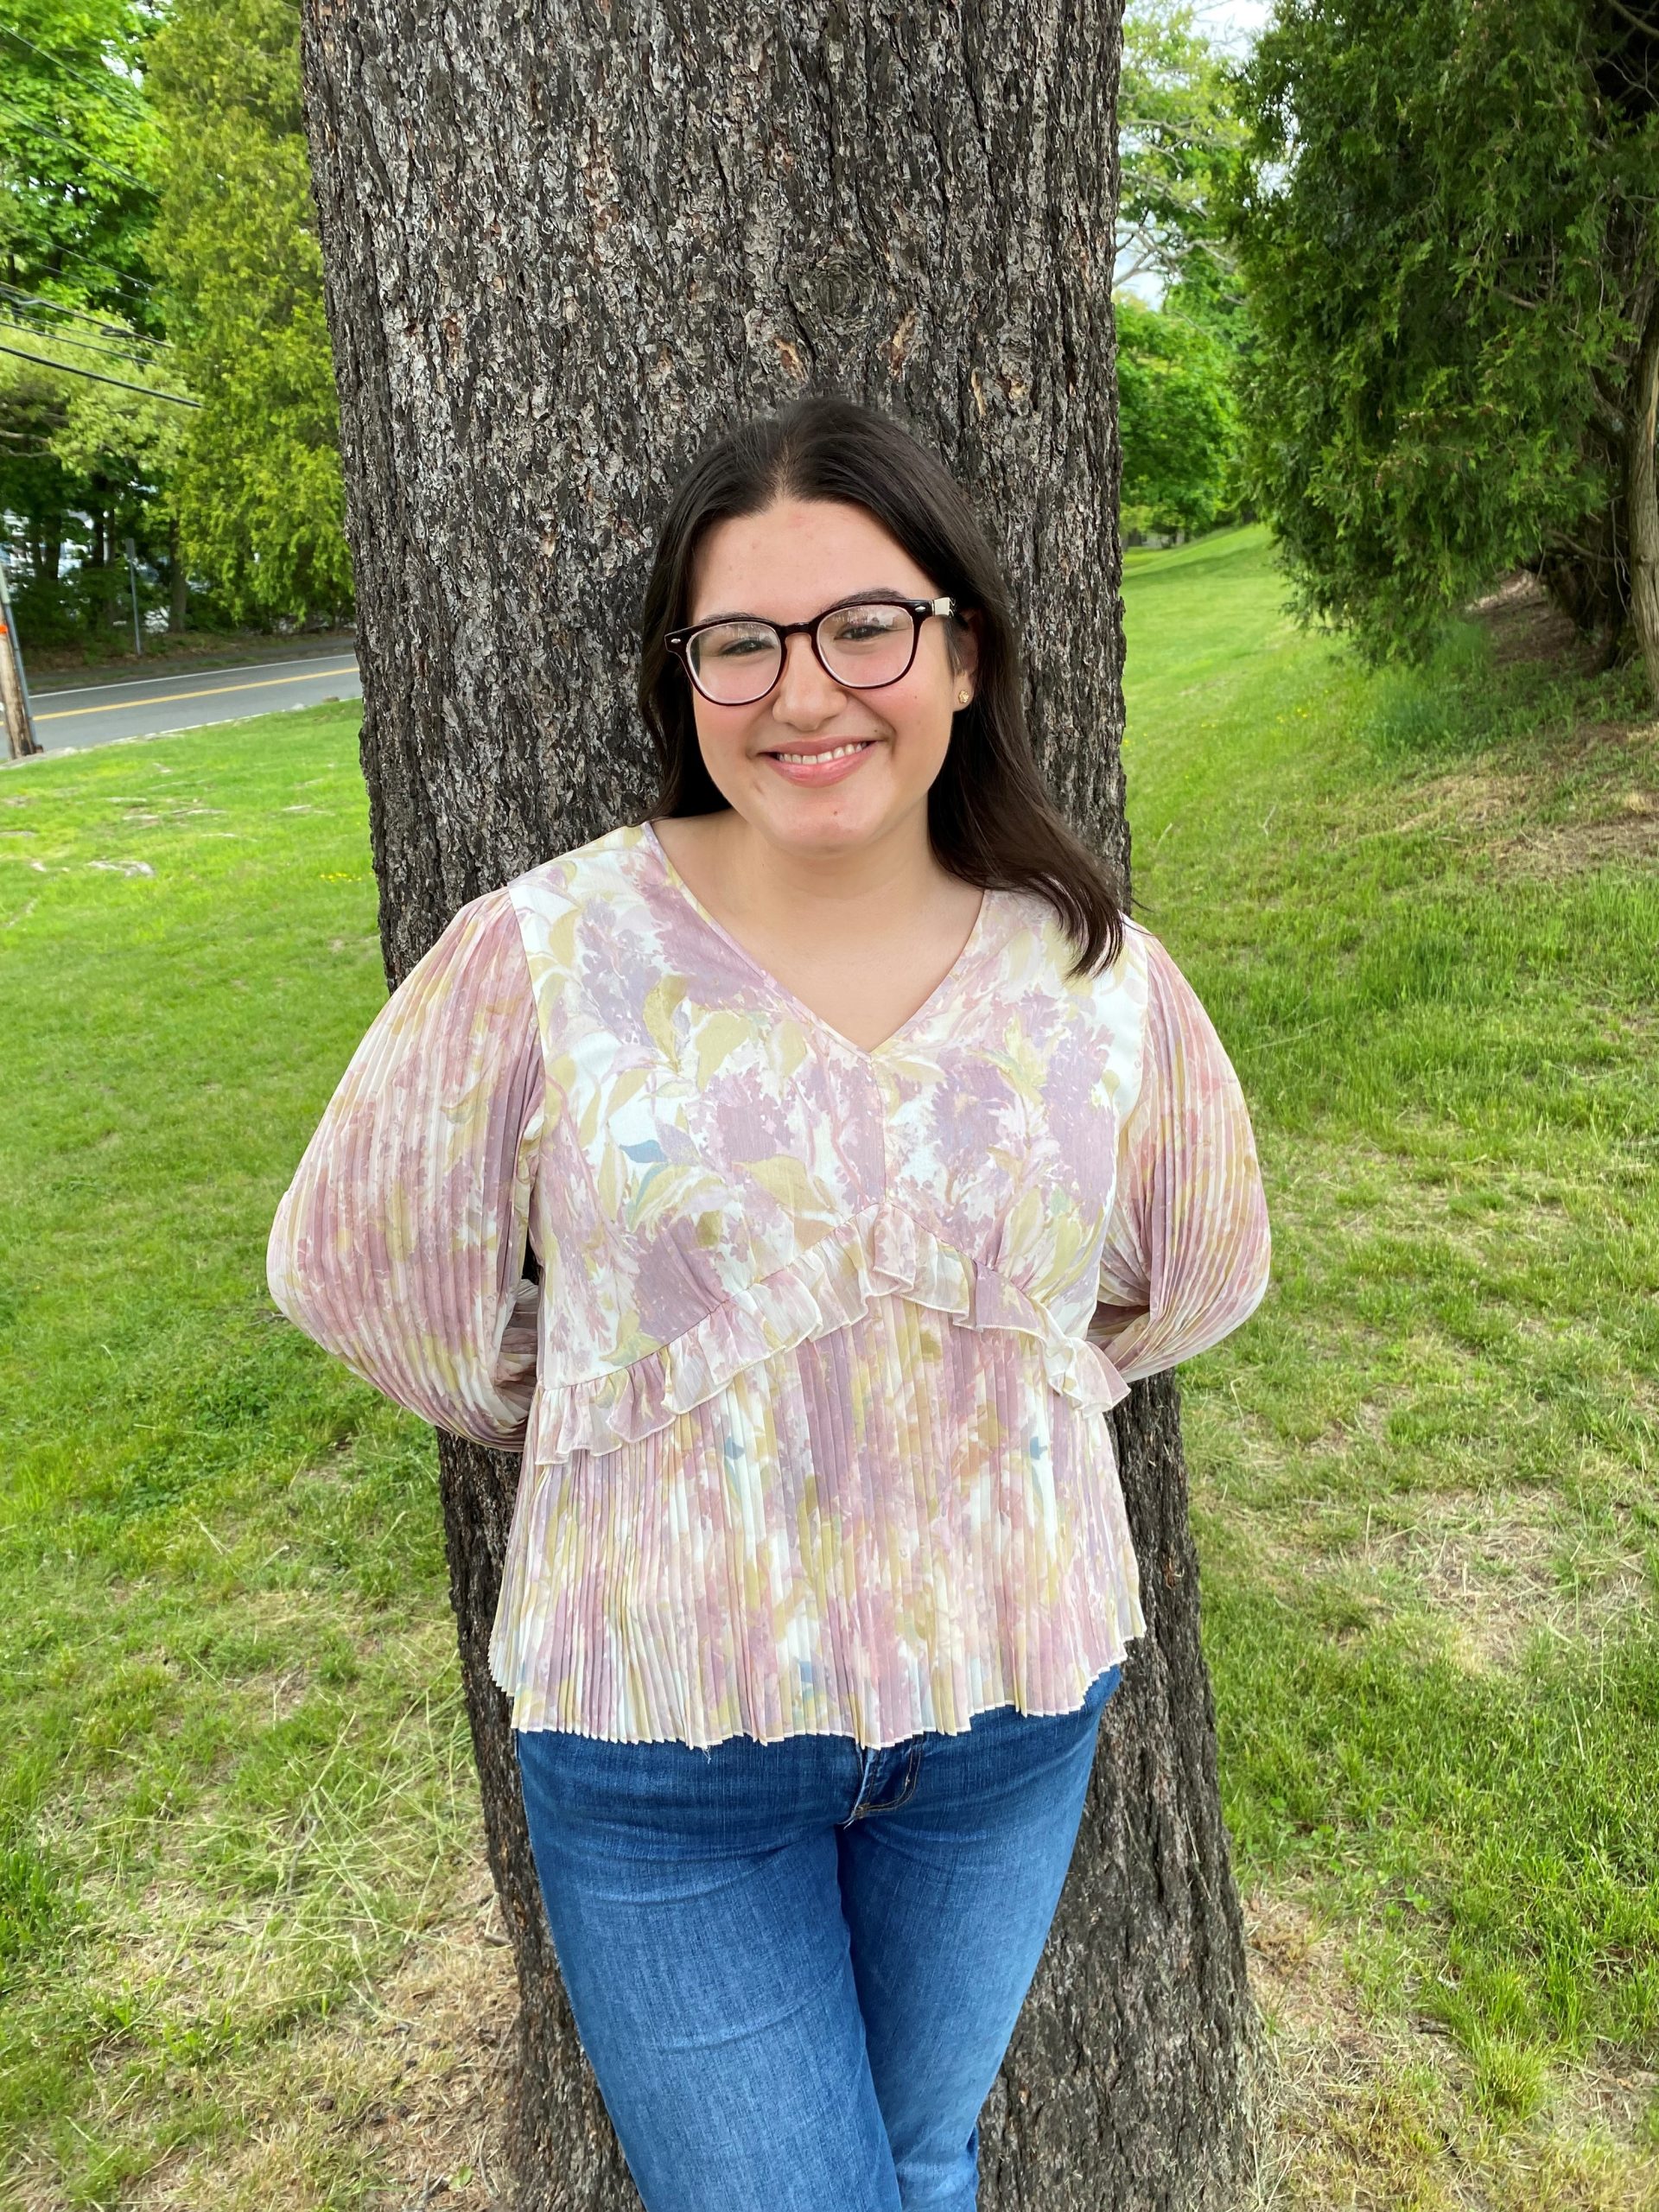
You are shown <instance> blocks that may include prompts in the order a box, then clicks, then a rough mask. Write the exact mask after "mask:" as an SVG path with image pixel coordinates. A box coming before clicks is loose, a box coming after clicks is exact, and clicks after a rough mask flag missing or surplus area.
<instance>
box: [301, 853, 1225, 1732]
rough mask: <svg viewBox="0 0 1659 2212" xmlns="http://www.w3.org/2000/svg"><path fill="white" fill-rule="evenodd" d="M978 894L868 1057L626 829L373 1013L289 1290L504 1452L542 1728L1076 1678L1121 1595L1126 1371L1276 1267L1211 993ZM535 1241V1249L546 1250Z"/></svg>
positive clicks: (532, 1722)
mask: <svg viewBox="0 0 1659 2212" xmlns="http://www.w3.org/2000/svg"><path fill="white" fill-rule="evenodd" d="M1073 957H1074V948H1073V946H1072V944H1071V941H1070V940H1069V939H1068V938H1066V937H1065V935H1064V934H1063V932H1062V931H1061V929H1060V927H1059V924H1058V917H1057V916H1056V915H1055V913H1054V911H1053V909H1052V907H1051V906H1049V905H1048V904H1047V902H1046V900H1043V899H1039V898H1038V897H1036V896H1035V895H1034V894H1032V893H1024V892H1007V891H988V892H986V893H984V895H983V899H982V905H981V907H980V911H979V914H978V917H977V918H976V922H975V925H974V928H973V931H972V933H971V935H970V936H969V939H968V942H967V944H965V946H964V947H963V950H962V953H961V955H960V957H958V958H957V961H956V963H955V964H954V965H953V966H952V968H951V969H950V973H949V974H948V975H947V976H945V977H944V981H943V982H941V983H940V984H939V985H938V988H937V989H935V990H934V992H933V993H932V995H931V996H930V997H929V998H928V1000H927V1001H926V1002H925V1005H923V1006H922V1007H920V1008H919V1009H918V1011H917V1012H916V1013H915V1014H912V1016H911V1018H910V1019H909V1020H907V1021H906V1022H905V1023H903V1024H902V1025H901V1027H899V1029H898V1030H896V1031H895V1032H894V1033H893V1035H892V1036H890V1037H888V1038H887V1039H886V1040H885V1041H884V1042H883V1043H882V1044H880V1045H879V1046H876V1047H875V1048H874V1050H873V1051H866V1050H863V1049H861V1047H859V1046H855V1045H853V1044H852V1043H851V1042H850V1041H849V1039H846V1038H845V1037H843V1036H842V1035H841V1034H840V1033H839V1032H838V1031H836V1030H835V1029H833V1028H832V1027H830V1026H829V1024H828V1023H827V1022H825V1021H823V1020H821V1019H820V1018H819V1017H818V1016H817V1014H813V1013H812V1012H811V1011H810V1009H809V1008H808V1007H806V1006H805V1005H804V1004H803V1003H802V1002H801V1001H800V1000H798V998H796V997H795V996H794V995H793V994H792V993H791V992H790V991H788V990H787V989H785V988H784V987H783V985H782V984H780V983H779V982H777V981H776V980H775V979H774V978H773V977H772V976H770V975H769V974H768V973H767V972H766V970H765V969H763V968H761V967H760V965H759V964H758V963H756V962H755V961H754V960H753V958H752V957H750V956H749V955H748V954H747V952H746V951H745V950H743V949H742V947H741V945H740V944H738V943H737V941H736V940H735V939H734V938H733V937H732V936H730V935H729V934H728V931H726V930H725V929H724V928H723V927H722V926H721V924H720V923H719V922H717V921H716V920H715V918H714V917H713V916H712V915H711V914H710V913H709V912H708V911H707V910H706V909H705V908H704V907H703V906H702V904H701V903H700V902H699V900H698V899H696V896H695V895H694V894H693V893H692V892H691V890H690V887H689V886H688V885H687V884H686V883H685V881H684V880H683V878H682V877H681V876H680V875H679V874H678V873H677V870H676V869H675V868H674V866H673V864H672V862H671V861H670V860H669V858H668V855H667V854H666V852H665V850H664V848H663V846H662V844H661V843H660V842H659V841H658V838H657V836H656V833H655V831H654V830H653V829H652V827H651V825H650V824H649V823H643V824H626V825H624V826H623V827H621V828H620V829H613V830H611V831H609V832H608V833H607V835H605V836H601V837H597V838H595V839H594V840H593V841H592V842H590V843H588V844H586V845H583V846H581V847H579V848H577V849H575V851H572V852H568V853H563V854H561V855H558V857H557V858H556V859H554V860H550V861H546V862H544V863H543V865H542V866H540V867H538V868H532V869H531V870H530V871H529V872H528V874H524V875H521V876H519V877H518V878H517V879H516V880H514V881H512V882H511V883H509V884H506V885H505V886H504V887H502V888H501V889H499V890H498V891H493V892H490V893H486V895H485V896H484V897H482V898H480V899H474V900H473V901H472V902H471V904H470V905H468V906H463V907H462V908H461V911H460V912H459V913H457V914H456V915H455V917H454V919H453V920H452V921H451V922H450V923H449V925H448V928H447V929H446V930H445V931H444V932H443V934H442V937H441V938H439V939H438V941H437V943H436V944H435V945H434V946H433V947H432V949H431V950H429V952H428V953H427V954H426V956H425V957H424V958H423V960H422V961H421V962H420V963H418V965H417V966H416V968H415V969H413V970H412V971H411V972H410V975H409V976H407V977H406V979H405V980H404V983H403V984H402V986H401V987H400V988H398V989H397V991H396V992H394V993H393V995H391V998H390V999H389V1000H388V1001H387V1002H386V1004H385V1007H382V1008H381V1010H380V1011H379V1013H378V1014H377V1016H376V1017H375V1020H374V1021H373V1023H372V1026H371V1027H370V1028H369V1030H368V1032H367V1033H366V1034H365V1037H364V1038H363V1040H362V1042H361V1043H360V1045H359V1046H358V1048H357V1051H356V1052H355V1053H354V1054H353V1057H352V1060H351V1063H350V1065H349V1066H348V1067H347V1068H346V1072H345V1074H344V1076H343V1077H341V1079H340V1085H339V1088H338V1089H337V1090H335V1092H334V1096H333V1098H332V1099H331V1100H330V1102H329V1104H328V1106H327V1110H326V1112H325V1113H324V1115H323V1117H322V1121H321V1124H320V1126H319V1127H318V1128H317V1130H316V1132H315V1135H313V1137H312V1139H311V1141H310V1142H309V1144H308V1146H307V1147H306V1150H305V1154H304V1156H303V1157H302V1160H301V1161H300V1164H299V1167H298V1170H297V1172H296V1174H295V1177H294V1180H293V1183H292V1185H290V1187H289V1190H288V1192H287V1193H286V1195H285V1196H284V1197H283V1200H282V1203H281V1205H280V1206H279V1208H278V1210H277V1217H276V1221H275V1223H274V1224H273V1227H272V1230H271V1232H270V1253H269V1277H270V1291H271V1295H272V1296H273V1298H274V1299H275V1300H276V1301H277V1305H278V1306H280V1307H281V1308H282V1310H283V1313H286V1314H287V1315H288V1316H289V1319H291V1320H293V1321H294V1322H295V1323H296V1325H298V1326H299V1327H300V1328H301V1329H302V1330H304V1331H305V1332H306V1333H307V1334H308V1336H310V1337H313V1338H315V1340H316V1341H317V1342H318V1343H319V1344H322V1345H324V1346H326V1348H327V1350H328V1351H331V1352H334V1353H335V1354H337V1355H338V1357H340V1358H341V1359H342V1360H344V1361H345V1362H346V1364H347V1365H348V1366H349V1367H351V1368H352V1369H353V1370H354V1371H355V1372H356V1373H357V1374H358V1375H359V1376H362V1377H364V1379H365V1380H366V1381H367V1382H369V1383H372V1384H373V1385H374V1386H375V1387H376V1388H377V1389H379V1390H381V1391H383V1392H385V1395H387V1396H389V1397H391V1398H392V1399H395V1400H396V1401H397V1403H398V1404H400V1405H402V1406H405V1407H407V1408H410V1410H411V1411H413V1412H415V1413H416V1414H420V1415H421V1416H423V1418H424V1419H425V1420H427V1421H431V1422H433V1423H435V1425H437V1426H438V1427H442V1428H445V1429H448V1430H450V1431H452V1432H453V1433H455V1434H457V1435H459V1436H463V1437H470V1438H472V1439H473V1440H475V1441H476V1442H478V1443H480V1444H485V1445H490V1446H496V1447H498V1448H500V1449H507V1448H520V1447H522V1464H521V1468H520V1472H519V1477H518V1493H517V1502H516V1506H515V1510H514V1514H513V1519H512V1532H511V1535H510V1537H509V1540H508V1548H507V1559H506V1567H505V1580H504V1582H503V1586H502V1590H501V1596H500V1602H499V1607H498V1610H497V1613H496V1617H495V1623H494V1629H493V1637H492V1642H491V1648H490V1660H491V1667H492V1671H493V1675H494V1676H495V1679H496V1681H498V1682H499V1684H500V1686H501V1688H503V1689H504V1690H505V1692H506V1693H507V1694H508V1695H509V1697H510V1698H511V1700H512V1719H513V1723H514V1725H515V1726H517V1727H518V1728H521V1729H534V1728H563V1729H570V1730H575V1731H576V1732H579V1733H581V1734H584V1735H588V1736H594V1737H601V1738H609V1739H613V1740H619V1741H627V1742H638V1741H658V1740H664V1739H666V1740H678V1741H680V1742H683V1743H686V1744H691V1745H702V1746H708V1745H714V1744H716V1743H718V1742H720V1741H721V1739H722V1738H726V1737H728V1736H732V1735H734V1734H743V1735H747V1736H750V1737H753V1738H758V1739H759V1740H760V1741H761V1742H763V1743H772V1742H776V1741H778V1740H779V1738H784V1737H786V1736H791V1735H796V1734H802V1733H810V1734H820V1733H835V1734H842V1735H849V1736H851V1737H853V1738H855V1739H856V1740H857V1742H858V1743H859V1744H860V1745H862V1746H866V1747H872V1746H880V1745H891V1744H894V1743H898V1742H900V1741H902V1740H903V1739H904V1738H906V1737H909V1736H912V1735H915V1734H918V1733H919V1732H921V1731H923V1730H925V1729H933V1730H942V1731H945V1732H958V1731H961V1730H963V1729H965V1728H966V1727H967V1726H968V1725H969V1721H970V1720H971V1719H972V1718H973V1716H974V1715H975V1714H976V1713H979V1712H982V1711H983V1710H985V1709H986V1708H988V1707H993V1706H997V1705H1006V1704H1013V1705H1014V1706H1016V1707H1019V1709H1020V1711H1022V1712H1024V1713H1063V1712H1070V1711H1071V1710H1073V1709H1075V1708H1076V1707H1077V1706H1078V1705H1079V1704H1080V1703H1081V1702H1082V1700H1083V1698H1084V1693H1085V1692H1086V1690H1087V1688H1088V1687H1089V1685H1090V1682H1092V1681H1093V1680H1094V1679H1095V1677H1096V1675H1099V1674H1100V1673H1101V1672H1102V1670H1103V1669H1105V1668H1107V1667H1109V1666H1111V1665H1114V1664H1116V1662H1119V1661H1120V1660H1122V1657H1123V1656H1124V1650H1125V1647H1126V1645H1127V1644H1128V1641H1129V1639H1130V1638H1131V1637H1135V1636H1136V1635H1138V1634H1139V1633H1140V1632H1141V1630H1142V1629H1143V1628H1144V1626H1145V1623H1144V1620H1143V1618H1142V1615H1141V1604H1140V1595H1139V1582H1138V1577H1137V1572H1136V1566H1135V1554H1134V1551H1133V1548H1132V1547H1131V1544H1130V1541H1129V1531H1128V1524H1127V1522H1126V1520H1125V1516H1124V1510H1123V1500H1122V1491H1121V1490H1120V1487H1119V1483H1118V1476H1117V1468H1116V1460H1115V1459H1114V1455H1113V1448H1112V1435H1111V1429H1110V1426H1109V1422H1108V1421H1107V1419H1106V1413H1107V1409H1108V1408H1110V1407H1111V1406H1113V1405H1115V1404H1116V1403H1117V1402H1118V1401H1119V1400H1121V1399H1122V1398H1123V1397H1124V1396H1125V1395H1127V1394H1128V1386H1129V1383H1131V1382H1132V1381H1134V1380H1135V1378H1136V1377H1137V1376H1143V1375H1150V1374H1152V1373H1154V1371H1155V1370H1159V1369H1161V1368H1166V1367H1169V1366H1171V1365H1173V1363H1175V1362H1176V1361H1177V1360H1181V1359H1185V1358H1187V1357H1190V1356H1191V1355H1192V1354H1193V1353H1195V1352H1199V1351H1204V1350H1205V1348H1206V1347H1207V1346H1209V1345H1211V1344H1214V1343H1216V1341H1217V1338H1221V1337H1223V1336H1224V1335H1225V1334H1226V1333H1227V1332H1228V1331H1229V1330H1230V1329H1233V1328H1236V1326H1237V1325H1238V1324H1239V1323H1240V1322H1241V1321H1243V1319H1245V1317H1246V1316H1247V1315H1248V1314H1249V1313H1250V1311H1251V1310H1252V1308H1253V1307H1254V1306H1255V1304H1256V1303H1257V1301H1258V1300H1260V1298H1261V1297H1262V1293H1263V1291H1264V1289H1265V1288H1266V1285H1267V1279H1268V1223H1267V1214H1266V1208H1265V1205H1264V1202H1263V1198H1262V1183H1261V1177H1260V1173H1259V1172H1258V1168H1257V1164H1256V1156H1255V1144H1254V1141H1253V1139H1252V1135H1251V1130H1250V1123H1249V1116H1248V1114H1247V1112H1246V1109H1245V1106H1244V1102H1243V1096H1242V1095H1241V1093H1240V1090H1239V1085H1238V1082H1237V1079H1236V1076H1235V1075H1234V1072H1233V1070H1232V1067H1231V1065H1230V1062H1229V1060H1228V1058H1227V1055H1226V1053H1225V1052H1224V1050H1223V1048H1222V1046H1221V1043H1220V1040H1219V1039H1218V1038H1217V1035H1216V1033H1215V1030H1214V1028H1213V1027H1211V1022H1210V1020H1209V1019H1208V1017H1207V1016H1206V1014H1205V1012H1204V1009H1203V1007H1201V1006H1200V1005H1199V1003H1198V999H1197V998H1196V997H1195V995H1193V992H1192V988H1191V987H1190V986H1189V985H1188V984H1187V982H1185V979H1184V978H1183V977H1182V976H1181V975H1180V973H1179V970H1178V969H1177V968H1176V966H1175V964H1174V963H1173V960H1172V959H1171V958H1170V956H1169V955H1168V953H1167V952H1166V951H1165V950H1164V949H1163V947H1162V946H1161V945H1160V944H1159V942H1158V940H1157V939H1156V938H1154V937H1151V936H1149V935H1148V934H1147V932H1146V931H1144V930H1142V929H1141V928H1140V927H1138V926H1137V925H1135V924H1133V923H1130V924H1128V925H1126V930H1125V942H1124V946H1123V950H1122V953H1121V954H1120V956H1119V957H1118V958H1117V960H1116V962H1115V963H1113V964H1112V965H1111V967H1110V968H1109V969H1106V970H1105V971H1104V972H1103V973H1100V974H1096V976H1088V977H1081V978H1077V979H1068V976H1067V974H1066V970H1067V969H1068V968H1069V967H1070V965H1071V961H1072V959H1073ZM526 1245H528V1248H529V1249H530V1250H531V1252H533V1253H534V1255H535V1257H536V1261H537V1264H538V1268H539V1281H535V1280H531V1279H529V1278H527V1277H526V1274H525V1272H524V1254H525V1249H526Z"/></svg>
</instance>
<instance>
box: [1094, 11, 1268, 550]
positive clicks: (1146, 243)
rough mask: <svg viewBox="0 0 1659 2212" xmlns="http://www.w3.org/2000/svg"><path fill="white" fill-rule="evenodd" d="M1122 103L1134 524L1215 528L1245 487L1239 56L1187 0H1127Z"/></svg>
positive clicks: (1125, 385) (1122, 275) (1124, 423)
mask: <svg viewBox="0 0 1659 2212" xmlns="http://www.w3.org/2000/svg"><path fill="white" fill-rule="evenodd" d="M1119 104H1120V110H1121V120H1120V127H1119V147H1120V156H1121V166H1122V182H1121V190H1120V198H1119V205H1118V218H1117V229H1116V236H1117V270H1116V282H1117V287H1118V289H1117V294H1116V303H1117V343H1118V405H1119V410H1120V422H1121V427H1122V446H1123V497H1122V525H1123V528H1124V530H1125V531H1128V532H1129V533H1132V534H1135V535H1140V534H1141V533H1143V532H1160V533H1161V532H1166V531H1167V532H1182V531H1195V530H1204V529H1207V528H1209V527H1211V525H1212V524H1215V523H1217V522H1219V521H1224V520H1226V519H1229V518H1230V517H1231V516H1232V515H1233V514H1234V513H1236V512H1237V510H1238V507H1239V505H1240V500H1241V498H1242V494H1243V482H1242V477H1241V471H1240V432H1239V424H1238V416H1237V404H1236V385H1237V382H1238V377H1239V371H1240V367H1241V365H1242V362H1243V358H1244V356H1245V354H1246V353H1247V352H1248V350H1249V315H1248V311H1247V309H1246V308H1245V305H1244V298H1243V287H1242V285H1241V284H1240V282H1239V279H1238V275H1237V270H1236V257H1235V255H1234V252H1233V249H1232V245H1231V244H1230V239H1229V238H1228V235H1227V231H1226V226H1225V215H1226V208H1227V186H1228V182H1229V180H1230V175H1231V173H1232V170H1233V168H1234V167H1235V165H1236V161H1237V159H1238V156H1239V154H1240V151H1241V150H1242V148H1243V126H1242V125H1241V124H1240V123H1239V120H1238V118H1237V115H1236V111H1235V107H1234V103H1233V88H1232V76H1231V70H1230V64H1229V62H1228V60H1227V57H1226V56H1225V55H1224V54H1222V53H1221V52H1220V51H1219V50H1218V49H1217V47H1216V46H1215V45H1214V44H1213V42H1212V41H1211V40H1210V39H1209V38H1207V37H1206V36H1205V35H1204V33H1203V32H1202V31H1201V30H1200V29H1198V24H1197V20H1196V17H1195V15H1194V12H1193V10H1192V7H1191V6H1189V5H1186V4H1185V0H1134V4H1133V5H1132V6H1130V7H1129V8H1128V10H1126V11H1125V14H1124V18H1123V69H1122V86H1121V88H1120V93H1119Z"/></svg>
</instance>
